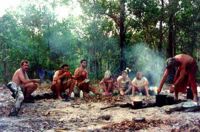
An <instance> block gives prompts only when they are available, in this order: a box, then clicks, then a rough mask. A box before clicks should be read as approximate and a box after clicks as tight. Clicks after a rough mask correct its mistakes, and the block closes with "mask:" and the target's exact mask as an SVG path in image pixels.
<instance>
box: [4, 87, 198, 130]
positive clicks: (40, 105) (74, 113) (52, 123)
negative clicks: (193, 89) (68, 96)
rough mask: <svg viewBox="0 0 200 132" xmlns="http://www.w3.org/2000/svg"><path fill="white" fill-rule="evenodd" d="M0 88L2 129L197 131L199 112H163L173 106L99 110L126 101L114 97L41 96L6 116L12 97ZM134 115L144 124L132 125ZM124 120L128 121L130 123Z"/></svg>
mask: <svg viewBox="0 0 200 132" xmlns="http://www.w3.org/2000/svg"><path fill="white" fill-rule="evenodd" d="M0 91H1V92H0V131H1V132H18V131H23V132H40V131H47V132H54V131H56V132H57V131H74V132H77V131H133V130H135V128H134V127H137V126H139V125H141V127H139V128H138V129H137V131H148V132H149V131H152V132H155V131H200V112H173V113H171V114H166V112H165V110H167V109H169V108H173V107H175V106H176V105H170V106H163V107H150V108H144V109H131V108H121V107H112V108H108V109H104V110H101V108H104V107H106V106H110V105H111V104H113V103H124V102H126V101H127V100H126V97H123V98H121V97H117V96H115V97H113V98H110V97H109V98H104V97H99V98H94V100H92V99H88V100H84V99H76V100H74V101H70V102H65V101H62V100H54V99H41V100H37V101H35V103H24V104H23V105H22V108H21V110H20V113H19V116H18V117H8V114H9V111H10V109H11V107H12V105H13V104H14V101H15V100H14V99H13V98H12V97H11V94H10V91H9V90H8V89H5V88H3V87H0ZM45 92H49V90H44V89H40V90H37V91H36V93H35V94H38V93H40V94H42V93H45ZM102 98H104V99H102ZM106 99H107V100H106ZM151 99H154V97H151ZM105 117H108V118H105ZM135 117H144V118H145V120H146V124H145V122H144V123H143V124H139V125H137V124H134V125H135V126H134V125H133V124H132V123H133V122H134V121H133V119H134V118H135ZM123 122H128V123H130V125H128V123H123ZM150 122H154V123H150ZM115 123H116V124H115ZM120 123H121V124H120ZM142 125H144V126H145V127H143V126H142ZM111 126H112V127H111ZM109 127H110V128H109ZM131 127H132V128H134V129H132V128H131ZM106 128H107V129H106ZM108 128H109V129H108ZM111 128H112V129H111ZM123 128H124V129H123Z"/></svg>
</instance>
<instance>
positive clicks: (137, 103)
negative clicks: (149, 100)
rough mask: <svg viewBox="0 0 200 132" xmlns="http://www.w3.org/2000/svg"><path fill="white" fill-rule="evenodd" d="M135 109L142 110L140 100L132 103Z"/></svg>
mask: <svg viewBox="0 0 200 132" xmlns="http://www.w3.org/2000/svg"><path fill="white" fill-rule="evenodd" d="M133 104H134V107H135V108H142V100H137V101H133Z"/></svg>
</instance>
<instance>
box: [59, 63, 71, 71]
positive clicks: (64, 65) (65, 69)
mask: <svg viewBox="0 0 200 132" xmlns="http://www.w3.org/2000/svg"><path fill="white" fill-rule="evenodd" d="M60 69H61V70H62V71H63V72H66V71H68V70H69V65H68V64H63V65H62V66H61V67H60Z"/></svg>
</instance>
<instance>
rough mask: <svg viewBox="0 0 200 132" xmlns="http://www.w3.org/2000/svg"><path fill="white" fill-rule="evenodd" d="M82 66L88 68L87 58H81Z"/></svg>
mask: <svg viewBox="0 0 200 132" xmlns="http://www.w3.org/2000/svg"><path fill="white" fill-rule="evenodd" d="M80 63H81V66H82V67H83V68H86V67H87V60H85V59H83V60H81V62H80Z"/></svg>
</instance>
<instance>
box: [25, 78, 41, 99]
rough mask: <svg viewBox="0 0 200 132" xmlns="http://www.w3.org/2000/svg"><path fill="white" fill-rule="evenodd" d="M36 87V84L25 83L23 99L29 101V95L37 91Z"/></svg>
mask: <svg viewBox="0 0 200 132" xmlns="http://www.w3.org/2000/svg"><path fill="white" fill-rule="evenodd" d="M37 87H38V85H37V84H36V83H32V82H31V83H27V84H25V85H24V96H25V99H29V98H30V97H31V94H32V93H33V92H34V91H35V90H36V89H37Z"/></svg>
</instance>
